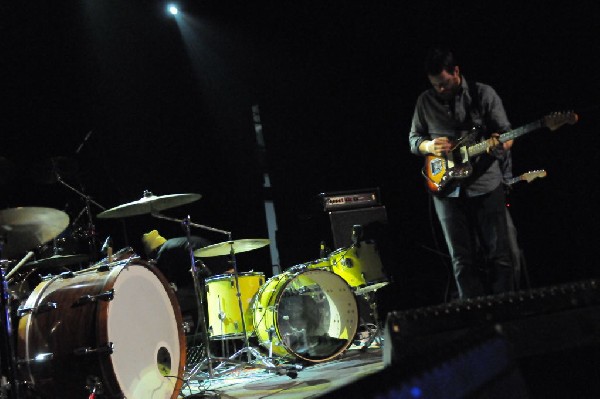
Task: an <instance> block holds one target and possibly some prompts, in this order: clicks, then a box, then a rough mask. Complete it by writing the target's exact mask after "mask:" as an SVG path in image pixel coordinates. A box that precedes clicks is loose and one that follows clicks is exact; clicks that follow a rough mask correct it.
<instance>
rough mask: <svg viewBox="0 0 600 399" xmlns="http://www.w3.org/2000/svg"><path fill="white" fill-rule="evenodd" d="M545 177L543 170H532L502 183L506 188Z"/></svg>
mask: <svg viewBox="0 0 600 399" xmlns="http://www.w3.org/2000/svg"><path fill="white" fill-rule="evenodd" d="M546 175H547V173H546V171H545V170H543V169H542V170H532V171H531V172H525V173H523V174H522V175H520V176H517V177H513V178H511V179H507V180H505V181H504V183H505V184H506V185H508V186H512V185H513V184H515V183H518V182H520V181H526V182H527V183H531V182H532V181H534V180H535V179H537V178H538V177H540V178H542V177H546Z"/></svg>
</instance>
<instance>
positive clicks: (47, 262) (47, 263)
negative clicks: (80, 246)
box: [23, 254, 90, 268]
mask: <svg viewBox="0 0 600 399" xmlns="http://www.w3.org/2000/svg"><path fill="white" fill-rule="evenodd" d="M89 259H90V257H89V256H88V255H86V254H77V255H53V256H51V257H49V258H46V259H38V260H36V261H33V262H29V263H26V264H25V265H23V268H36V267H61V266H69V265H76V264H77V263H82V262H87V261H88V260H89Z"/></svg>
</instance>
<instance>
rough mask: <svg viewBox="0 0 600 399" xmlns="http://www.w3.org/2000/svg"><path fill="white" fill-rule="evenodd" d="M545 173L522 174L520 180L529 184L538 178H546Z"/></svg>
mask: <svg viewBox="0 0 600 399" xmlns="http://www.w3.org/2000/svg"><path fill="white" fill-rule="evenodd" d="M546 175H547V173H546V171H545V170H543V169H542V170H532V171H531V172H527V173H523V174H522V175H521V180H525V181H526V182H527V183H531V182H532V181H533V180H535V179H537V178H538V177H540V178H541V177H546Z"/></svg>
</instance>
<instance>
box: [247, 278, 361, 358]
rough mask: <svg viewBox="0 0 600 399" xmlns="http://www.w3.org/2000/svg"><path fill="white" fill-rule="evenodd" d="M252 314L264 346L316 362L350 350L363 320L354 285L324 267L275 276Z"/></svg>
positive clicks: (262, 291)
mask: <svg viewBox="0 0 600 399" xmlns="http://www.w3.org/2000/svg"><path fill="white" fill-rule="evenodd" d="M251 313H252V315H253V320H254V321H253V325H254V328H255V331H256V335H257V337H258V340H259V343H260V345H262V346H263V347H265V348H266V349H270V350H272V353H273V354H275V355H278V356H288V355H292V356H295V357H297V358H300V359H303V360H306V361H309V362H315V363H318V362H323V361H326V360H329V359H332V358H334V357H336V356H338V355H339V354H340V353H342V352H343V351H345V350H346V349H347V348H348V346H350V344H351V343H352V339H353V338H354V335H355V334H356V330H357V328H358V319H359V316H358V309H357V303H356V298H355V297H354V294H353V292H352V290H351V289H350V287H349V286H348V284H346V282H345V281H344V280H343V279H342V278H341V277H339V276H337V275H336V274H334V273H331V272H328V271H326V270H320V269H307V270H305V271H302V272H299V273H290V272H285V273H282V274H279V275H277V276H274V277H272V278H270V279H269V280H267V282H266V283H265V284H264V285H263V286H262V287H261V288H260V290H259V291H258V293H257V294H256V297H255V298H254V300H253V303H252V309H251Z"/></svg>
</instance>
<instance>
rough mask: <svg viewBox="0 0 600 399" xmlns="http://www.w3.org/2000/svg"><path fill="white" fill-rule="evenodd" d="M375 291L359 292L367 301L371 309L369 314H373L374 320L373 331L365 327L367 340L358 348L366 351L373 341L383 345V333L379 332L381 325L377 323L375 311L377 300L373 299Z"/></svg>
mask: <svg viewBox="0 0 600 399" xmlns="http://www.w3.org/2000/svg"><path fill="white" fill-rule="evenodd" d="M375 292H376V291H373V292H372V293H371V292H365V293H363V294H361V295H362V296H363V297H364V298H365V299H366V301H367V302H368V303H369V308H370V309H371V316H373V321H375V331H373V332H372V331H371V330H370V329H369V328H368V327H367V331H368V332H369V339H368V340H367V342H365V343H364V344H363V345H362V346H361V348H360V350H361V351H363V352H366V350H367V349H368V348H369V347H370V346H371V345H373V343H375V342H377V344H379V347H383V335H382V334H381V327H380V325H379V316H378V311H377V301H376V299H375V295H374V294H375Z"/></svg>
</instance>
